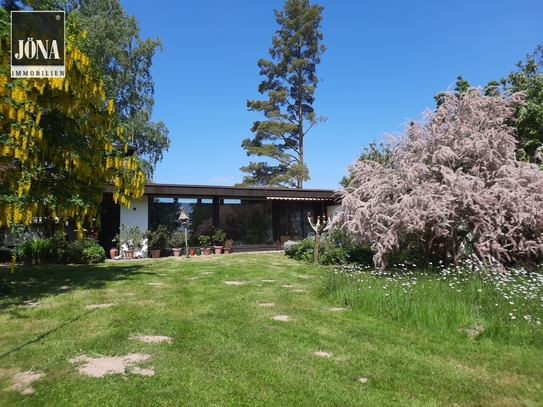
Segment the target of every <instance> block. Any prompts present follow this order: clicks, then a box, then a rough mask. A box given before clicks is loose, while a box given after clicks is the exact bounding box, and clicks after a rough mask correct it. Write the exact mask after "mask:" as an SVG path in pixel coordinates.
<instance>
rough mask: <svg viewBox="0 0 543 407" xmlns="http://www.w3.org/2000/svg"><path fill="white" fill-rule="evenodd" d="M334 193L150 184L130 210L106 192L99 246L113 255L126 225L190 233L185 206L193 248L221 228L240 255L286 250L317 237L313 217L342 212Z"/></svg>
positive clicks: (328, 191) (321, 190)
mask: <svg viewBox="0 0 543 407" xmlns="http://www.w3.org/2000/svg"><path fill="white" fill-rule="evenodd" d="M333 194H334V191H333V190H328V189H289V188H258V187H242V186H234V187H229V186H209V185H183V184H155V183H148V184H146V185H145V192H144V195H143V197H142V198H141V199H139V200H133V201H132V203H131V206H130V208H126V207H124V206H121V205H118V204H115V203H114V202H113V198H112V193H111V190H108V189H107V188H106V190H105V193H104V200H103V203H102V228H101V231H100V234H99V241H100V244H101V245H102V246H103V247H104V248H105V249H106V252H107V251H108V250H109V248H110V246H111V239H112V238H113V237H114V236H115V234H116V233H118V232H119V227H120V225H123V224H124V225H126V226H133V227H134V226H138V227H139V228H140V229H141V230H143V231H144V230H147V229H149V230H154V229H155V228H156V227H157V226H158V225H160V224H164V225H166V226H167V227H168V229H169V230H171V231H173V230H181V231H184V229H183V227H182V225H181V221H180V220H179V215H180V211H181V207H183V208H184V211H185V213H186V215H187V216H188V217H189V219H190V221H189V222H188V224H187V233H188V236H189V245H190V246H198V240H197V238H198V236H200V235H202V234H208V235H211V234H212V231H213V228H214V227H218V228H220V229H222V230H224V231H225V232H226V237H227V239H233V241H234V246H233V250H234V251H235V250H236V249H237V250H243V251H252V250H266V249H268V250H280V249H281V248H282V245H283V243H284V242H286V241H287V240H300V239H303V238H305V237H307V235H308V234H309V233H310V232H311V227H310V226H309V224H308V222H307V213H308V212H310V213H311V215H312V218H313V220H315V218H316V216H318V215H323V214H326V213H331V212H333V211H334V210H335V209H336V208H337V207H338V205H336V201H335V199H334V197H333Z"/></svg>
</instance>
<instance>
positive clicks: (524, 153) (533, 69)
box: [434, 44, 543, 161]
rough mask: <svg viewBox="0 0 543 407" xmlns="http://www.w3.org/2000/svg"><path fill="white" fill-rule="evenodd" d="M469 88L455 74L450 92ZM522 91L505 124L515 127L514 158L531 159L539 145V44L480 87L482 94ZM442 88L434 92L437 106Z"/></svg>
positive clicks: (542, 56) (542, 120)
mask: <svg viewBox="0 0 543 407" xmlns="http://www.w3.org/2000/svg"><path fill="white" fill-rule="evenodd" d="M469 88H470V84H469V82H468V81H466V80H465V79H464V78H462V76H458V78H457V81H456V83H455V88H454V92H455V94H456V95H457V96H459V95H461V94H463V93H464V92H466V91H467V90H468V89H469ZM504 92H505V93H506V94H507V95H512V94H514V93H516V92H523V93H524V94H525V97H524V101H523V103H521V104H518V105H517V106H516V107H515V115H514V119H513V120H509V121H508V124H509V125H510V126H512V127H514V128H515V136H516V139H517V150H516V151H517V158H518V159H519V160H521V161H534V160H536V159H537V158H538V157H539V154H538V151H539V150H538V149H541V147H542V146H543V44H540V45H538V46H537V47H536V49H535V50H534V52H533V53H532V54H530V55H528V56H527V57H526V61H525V62H522V61H520V62H518V63H517V70H516V71H511V72H510V73H509V75H507V76H506V77H504V78H501V79H500V80H491V81H490V82H488V83H487V85H486V86H485V88H484V94H485V95H486V96H495V97H498V96H500V94H501V93H504ZM445 95H446V92H440V93H438V94H437V95H435V96H434V99H435V100H436V104H437V106H438V107H439V106H440V105H441V104H442V103H443V100H444V96H445Z"/></svg>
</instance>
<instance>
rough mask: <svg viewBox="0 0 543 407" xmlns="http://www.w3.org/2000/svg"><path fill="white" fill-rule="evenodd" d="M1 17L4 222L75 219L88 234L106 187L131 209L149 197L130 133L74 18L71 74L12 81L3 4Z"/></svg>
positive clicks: (69, 31)
mask: <svg viewBox="0 0 543 407" xmlns="http://www.w3.org/2000/svg"><path fill="white" fill-rule="evenodd" d="M0 21H2V23H3V24H2V31H1V32H0V40H1V42H0V44H1V45H0V168H2V174H1V175H2V176H1V178H2V183H1V184H0V226H3V225H7V226H9V225H10V224H12V223H24V224H29V223H31V222H32V219H33V218H35V217H47V218H49V219H51V218H59V219H61V220H66V219H73V220H74V221H75V223H76V225H77V228H78V231H79V232H81V230H82V225H83V223H84V222H85V221H87V222H89V223H91V224H92V223H93V222H94V221H95V219H97V218H98V209H99V205H100V203H101V201H102V194H103V191H104V188H105V186H107V185H111V186H112V188H113V196H114V199H115V201H117V202H120V203H122V204H125V205H127V206H129V205H130V201H131V199H133V198H139V197H141V196H142V195H143V188H144V182H145V174H144V172H143V171H142V168H141V162H140V159H139V158H138V157H137V156H127V155H126V148H127V143H128V141H129V140H128V138H129V135H127V134H125V133H122V132H121V131H120V129H119V128H117V127H116V126H115V122H116V121H115V113H114V102H113V100H111V99H107V98H106V94H105V90H104V83H103V80H102V77H101V75H100V74H99V73H98V72H97V71H96V70H95V69H94V68H93V67H92V64H91V60H90V58H89V57H88V56H87V55H86V54H85V53H83V52H82V51H81V48H82V47H81V43H82V42H84V41H85V39H84V32H81V31H79V30H78V29H77V28H76V27H75V26H74V25H73V24H71V23H70V21H68V23H67V27H66V62H65V65H66V77H65V78H29V79H11V77H10V71H9V64H10V58H9V47H10V38H9V24H8V23H7V22H9V15H8V14H7V12H6V11H5V10H3V9H0ZM6 27H7V28H6ZM119 142H121V144H120V145H119Z"/></svg>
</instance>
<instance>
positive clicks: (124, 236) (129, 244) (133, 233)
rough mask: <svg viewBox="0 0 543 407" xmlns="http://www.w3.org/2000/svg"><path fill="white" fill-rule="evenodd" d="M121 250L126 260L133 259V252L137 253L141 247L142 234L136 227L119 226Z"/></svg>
mask: <svg viewBox="0 0 543 407" xmlns="http://www.w3.org/2000/svg"><path fill="white" fill-rule="evenodd" d="M119 236H120V239H121V240H120V241H121V250H122V251H123V253H124V256H125V257H126V258H127V259H131V258H133V255H134V252H139V251H141V250H142V247H143V233H142V232H141V230H140V228H139V227H138V226H128V227H127V226H126V225H124V224H123V225H121V231H120V234H119Z"/></svg>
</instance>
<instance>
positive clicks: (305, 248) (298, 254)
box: [285, 239, 315, 261]
mask: <svg viewBox="0 0 543 407" xmlns="http://www.w3.org/2000/svg"><path fill="white" fill-rule="evenodd" d="M314 243H315V242H314V241H313V240H311V239H304V240H302V241H300V242H298V243H296V244H293V245H292V246H290V247H289V248H288V249H286V250H285V254H286V255H287V256H289V257H291V258H293V259H294V260H302V261H313V247H314Z"/></svg>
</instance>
